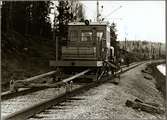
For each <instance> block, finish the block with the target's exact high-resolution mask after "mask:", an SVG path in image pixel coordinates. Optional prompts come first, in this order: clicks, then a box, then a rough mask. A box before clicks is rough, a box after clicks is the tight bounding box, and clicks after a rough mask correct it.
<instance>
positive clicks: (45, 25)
mask: <svg viewBox="0 0 167 120" xmlns="http://www.w3.org/2000/svg"><path fill="white" fill-rule="evenodd" d="M53 6H55V5H54V2H53V1H2V4H1V63H2V64H1V69H2V72H1V75H2V79H1V83H2V86H5V87H4V88H2V89H6V88H7V87H8V85H9V81H10V80H12V79H14V80H19V79H24V78H27V77H31V76H34V75H37V74H41V73H44V72H47V71H49V70H50V68H49V60H50V59H54V58H55V46H56V45H55V40H54V39H53V25H52V24H53V23H51V20H50V17H49V15H50V14H52V13H51V11H52V10H51V9H54V8H53ZM56 10H57V14H56V15H55V24H54V27H55V28H56V30H55V35H56V36H63V34H65V33H62V31H63V30H62V28H64V27H65V26H66V24H67V23H68V22H69V21H74V20H76V19H84V13H83V9H82V4H80V2H79V1H77V0H74V1H68V0H67V1H59V2H58V4H57V5H56ZM64 16H66V17H64ZM63 32H66V31H65V30H64V31H63ZM2 91H3V90H2Z"/></svg>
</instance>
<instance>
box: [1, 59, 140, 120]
mask: <svg viewBox="0 0 167 120" xmlns="http://www.w3.org/2000/svg"><path fill="white" fill-rule="evenodd" d="M142 63H143V62H141V63H133V64H131V65H130V66H129V67H125V66H124V67H122V72H119V73H123V72H126V71H128V70H130V69H132V68H134V67H136V66H138V65H140V64H142ZM119 73H117V74H119ZM106 81H107V79H103V80H100V81H95V82H93V83H89V84H74V85H73V87H72V88H71V91H70V92H68V91H67V88H65V87H64V86H61V87H60V88H59V89H56V88H49V89H46V90H40V91H37V92H34V93H31V94H27V95H25V96H19V97H17V99H15V98H13V99H9V100H7V101H3V102H1V108H2V109H1V110H2V111H1V113H2V117H3V119H5V120H23V119H28V118H30V117H32V116H34V115H35V114H38V113H40V112H42V111H44V110H46V109H48V108H50V107H52V106H54V105H56V104H58V103H60V102H63V101H65V100H66V99H67V97H68V98H69V97H71V96H75V95H77V93H80V92H81V91H85V90H87V89H90V88H92V87H94V86H97V85H100V84H102V83H104V82H106ZM12 108H13V110H12ZM5 110H6V111H5Z"/></svg>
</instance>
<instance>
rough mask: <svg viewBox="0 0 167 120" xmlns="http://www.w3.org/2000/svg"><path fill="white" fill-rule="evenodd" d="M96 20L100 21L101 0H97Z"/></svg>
mask: <svg viewBox="0 0 167 120" xmlns="http://www.w3.org/2000/svg"><path fill="white" fill-rule="evenodd" d="M96 21H97V22H99V1H98V0H97V17H96Z"/></svg>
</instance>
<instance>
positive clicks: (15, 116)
mask: <svg viewBox="0 0 167 120" xmlns="http://www.w3.org/2000/svg"><path fill="white" fill-rule="evenodd" d="M143 63H144V62H140V63H136V64H134V65H132V66H129V67H128V68H127V69H125V70H123V71H122V72H121V73H124V72H126V71H128V70H130V69H132V68H134V67H137V66H138V65H141V64H143ZM87 72H89V70H86V71H84V72H81V73H79V74H77V75H74V76H75V77H69V78H68V79H64V80H63V81H64V82H68V81H70V80H72V79H73V78H76V77H78V76H80V75H83V74H85V73H87ZM106 81H107V80H106V79H104V80H102V81H95V82H93V83H90V84H88V85H83V86H81V87H79V88H76V89H74V90H72V91H71V92H70V93H68V96H72V95H76V94H77V93H78V92H79V91H81V90H85V89H90V88H92V87H95V86H97V85H100V84H103V83H104V82H106ZM66 97H67V94H66V93H65V94H60V95H59V96H57V97H55V98H52V99H50V100H46V101H43V102H40V103H38V104H36V105H33V106H30V107H28V108H25V109H23V110H20V111H18V112H16V113H12V114H10V115H8V116H6V117H4V120H25V119H27V118H29V117H31V116H33V115H35V114H37V113H40V112H42V111H43V110H45V109H48V108H50V107H51V106H53V105H55V104H57V103H60V102H62V101H64V100H65V99H66Z"/></svg>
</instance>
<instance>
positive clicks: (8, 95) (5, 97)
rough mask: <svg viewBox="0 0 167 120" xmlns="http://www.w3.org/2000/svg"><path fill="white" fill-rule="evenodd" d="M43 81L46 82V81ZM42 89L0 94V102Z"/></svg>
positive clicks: (42, 88)
mask: <svg viewBox="0 0 167 120" xmlns="http://www.w3.org/2000/svg"><path fill="white" fill-rule="evenodd" d="M134 64H136V62H135V63H132V64H130V65H134ZM121 68H122V69H124V68H126V65H123V66H121ZM45 81H47V79H46V80H45ZM44 89H47V87H40V88H23V89H22V88H20V90H19V91H17V92H11V91H6V92H3V93H2V94H1V101H4V100H8V99H12V98H15V97H19V96H24V95H27V94H31V93H33V92H37V91H40V90H44Z"/></svg>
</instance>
